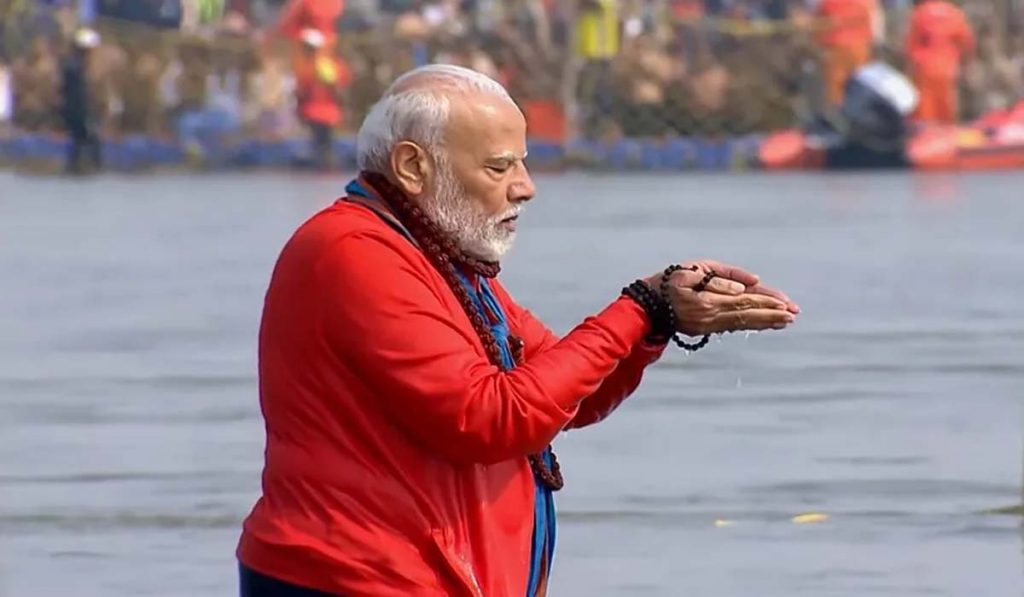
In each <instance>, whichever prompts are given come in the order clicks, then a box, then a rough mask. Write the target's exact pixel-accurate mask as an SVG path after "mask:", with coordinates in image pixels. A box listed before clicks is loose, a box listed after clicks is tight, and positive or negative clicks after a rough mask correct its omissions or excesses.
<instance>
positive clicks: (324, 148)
mask: <svg viewBox="0 0 1024 597" xmlns="http://www.w3.org/2000/svg"><path fill="white" fill-rule="evenodd" d="M301 37H302V47H303V48H304V55H303V59H302V60H301V61H300V63H299V66H298V70H297V71H296V73H295V84H296V95H297V99H298V111H299V119H300V120H301V121H302V122H303V123H305V124H306V126H307V127H309V130H310V134H311V136H312V141H313V165H314V166H315V167H317V168H319V169H328V168H330V167H331V162H332V159H331V154H332V151H331V147H332V145H333V143H334V130H335V129H336V128H337V127H338V125H340V124H341V121H342V116H343V114H342V109H341V103H340V97H339V94H340V92H341V90H342V89H343V88H344V87H345V85H346V84H347V83H348V79H349V72H348V69H347V68H346V67H345V65H344V63H343V62H341V61H340V60H338V59H337V58H336V57H335V56H333V55H332V54H331V53H330V52H329V51H328V50H326V49H325V44H326V41H325V39H324V36H323V35H321V34H320V32H319V31H317V30H315V29H306V30H305V31H303V32H302V36H301Z"/></svg>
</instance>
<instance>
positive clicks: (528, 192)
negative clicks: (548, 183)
mask: <svg viewBox="0 0 1024 597" xmlns="http://www.w3.org/2000/svg"><path fill="white" fill-rule="evenodd" d="M536 194H537V187H535V186H534V185H533V178H532V177H531V176H530V172H529V171H528V170H527V169H526V164H524V163H522V162H520V163H519V164H518V165H517V166H516V179H515V180H513V181H512V184H510V185H509V187H508V200H509V202H510V203H520V202H524V201H529V200H530V199H533V196H534V195H536Z"/></svg>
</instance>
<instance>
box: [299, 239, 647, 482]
mask: <svg viewBox="0 0 1024 597" xmlns="http://www.w3.org/2000/svg"><path fill="white" fill-rule="evenodd" d="M400 243H406V241H405V240H404V239H401V238H398V237H395V238H390V237H389V236H385V235H384V234H383V233H379V232H358V233H353V234H350V235H348V236H346V237H344V238H342V239H340V240H337V241H334V243H333V245H331V246H330V247H329V248H328V249H327V250H325V251H324V253H323V255H322V257H321V258H320V260H319V261H318V263H317V268H316V274H315V279H316V288H317V290H320V291H322V292H323V293H324V297H325V300H324V301H323V305H324V307H323V308H324V312H323V313H322V315H321V317H322V320H323V321H324V334H325V341H326V342H327V344H328V346H329V347H330V349H331V351H332V352H333V353H334V354H336V355H337V358H338V359H339V360H340V361H342V362H343V363H345V365H346V366H347V367H350V368H352V369H353V370H355V371H358V372H359V377H360V379H361V381H362V382H363V383H365V384H366V386H367V388H368V390H369V391H370V393H371V394H372V395H373V396H374V399H375V400H378V401H379V403H380V407H381V409H383V410H384V412H386V413H387V414H388V416H390V417H391V418H392V419H393V420H394V421H395V422H396V424H397V425H398V426H400V427H401V428H403V429H404V430H405V431H406V432H407V433H408V434H409V435H410V436H412V437H413V438H414V439H416V440H417V441H418V442H419V443H421V444H422V445H424V446H426V447H427V448H428V449H432V450H434V451H435V452H437V453H438V454H440V455H442V456H443V457H446V458H448V459H450V460H453V461H457V462H476V463H485V464H487V463H494V462H500V461H502V460H508V459H510V458H516V457H522V456H525V455H528V454H534V453H538V452H540V451H541V450H543V449H544V448H545V447H546V446H547V445H548V444H549V443H550V442H551V441H552V439H554V437H555V436H556V435H557V434H558V432H559V431H561V430H562V429H563V428H564V427H565V426H566V425H567V424H568V423H569V422H570V421H571V420H572V418H573V417H574V416H575V415H576V413H577V410H578V408H579V404H580V402H581V401H582V400H583V399H584V398H585V397H587V396H589V395H591V394H593V393H594V391H595V390H597V388H598V386H600V385H601V382H602V381H603V380H604V379H605V378H606V377H608V375H609V374H610V373H611V372H612V371H614V370H615V368H616V367H617V366H618V364H619V362H620V361H621V360H622V359H624V358H625V357H626V356H627V355H629V353H630V352H631V351H632V349H633V346H634V345H635V344H636V343H637V342H639V341H640V338H641V337H642V336H643V334H644V331H645V326H646V323H645V321H644V318H643V317H642V316H641V314H640V313H639V312H638V311H637V310H636V309H634V308H633V307H632V306H631V305H630V303H629V302H627V301H623V300H619V301H616V302H614V303H612V304H611V305H609V306H608V307H607V308H606V309H604V310H603V311H602V312H601V313H600V314H598V315H595V316H592V317H589V318H587V319H586V320H585V321H584V322H583V323H581V324H580V325H579V326H577V327H576V328H575V329H574V330H572V331H571V332H570V333H569V334H568V335H566V337H565V338H563V339H561V340H559V341H558V342H557V343H555V344H554V345H552V346H551V347H550V348H548V349H547V350H545V351H544V352H543V353H539V354H537V355H535V356H533V358H531V359H530V361H529V362H527V363H526V364H525V365H524V366H522V367H517V368H516V369H514V370H513V371H510V372H503V371H501V370H500V369H498V368H497V367H495V366H494V365H492V364H491V363H490V362H489V361H488V359H487V357H486V355H485V353H484V351H483V349H482V348H481V346H480V343H479V340H478V339H477V338H476V334H475V332H474V331H473V329H472V327H471V326H470V324H469V320H468V319H466V318H464V316H462V314H459V315H458V316H457V317H453V316H452V311H451V308H450V307H449V305H446V304H445V300H448V301H452V300H453V299H449V298H447V297H444V296H442V295H441V294H440V290H439V289H441V290H444V292H447V289H443V288H441V287H440V286H439V285H438V284H437V283H436V273H434V272H433V271H432V270H431V269H430V268H429V265H428V264H427V263H426V261H425V260H424V258H423V257H422V255H420V254H419V253H417V252H414V251H411V250H410V249H409V248H408V246H403V245H401V244H400ZM449 304H450V303H449Z"/></svg>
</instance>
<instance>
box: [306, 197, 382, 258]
mask: <svg viewBox="0 0 1024 597" xmlns="http://www.w3.org/2000/svg"><path fill="white" fill-rule="evenodd" d="M392 237H393V238H394V239H393V240H402V239H401V237H400V236H398V234H397V233H396V232H395V231H394V230H392V229H391V228H390V226H388V225H387V224H385V223H384V222H383V221H382V220H381V218H380V217H379V216H377V215H376V214H374V213H373V212H372V211H370V210H369V209H367V208H365V207H362V206H360V205H358V204H355V203H352V202H349V201H345V200H342V199H339V200H338V201H335V202H334V203H333V204H331V205H329V206H327V207H325V208H324V209H322V210H321V211H318V212H316V213H315V214H313V215H312V216H310V217H309V219H307V220H306V221H305V222H303V223H302V224H301V225H299V227H298V229H296V231H295V234H294V237H293V239H292V242H293V243H295V242H298V243H300V244H302V245H307V244H312V245H315V246H318V247H322V248H323V247H325V246H331V245H336V244H338V243H339V242H341V241H351V243H352V244H354V243H357V242H359V241H360V240H364V241H368V242H373V241H374V240H378V239H379V240H382V241H384V242H390V241H391V240H392ZM346 244H348V243H346Z"/></svg>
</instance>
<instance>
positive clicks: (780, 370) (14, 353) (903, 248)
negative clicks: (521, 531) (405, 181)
mask: <svg viewBox="0 0 1024 597" xmlns="http://www.w3.org/2000/svg"><path fill="white" fill-rule="evenodd" d="M343 183H344V180H341V179H332V178H303V177H284V176H282V177H272V176H259V177H232V176H205V177H196V176H167V177H160V178H137V179H133V178H114V177H111V178H101V179H94V180H87V181H64V180H47V179H23V178H15V177H11V176H7V175H0V276H2V279H3V280H5V281H6V282H7V283H6V284H4V292H3V293H0V496H2V499H0V595H3V596H5V597H6V596H8V595H10V596H18V597H20V596H22V595H58V594H69V593H73V594H75V595H83V596H89V597H91V596H97V597H99V596H103V597H107V596H115V595H126V596H127V595H165V596H172V595H175V596H177V595H225V594H231V593H232V592H233V591H234V582H235V581H234V568H233V560H232V558H233V549H234V545H235V541H236V539H237V535H238V523H239V521H240V519H241V518H242V517H243V516H244V515H245V514H246V512H247V510H248V508H249V506H250V505H251V503H252V501H253V499H254V498H255V496H256V493H257V491H258V487H259V471H260V464H261V462H260V457H261V454H262V421H261V419H260V417H259V411H258V407H257V404H256V386H255V377H254V370H255V367H254V357H255V337H256V336H255V335H256V325H257V321H258V317H259V311H260V306H261V301H262V297H263V291H264V290H265V287H266V283H267V280H268V276H269V273H270V268H271V266H272V265H273V260H274V258H275V257H276V254H277V251H278V250H279V249H280V246H281V244H282V243H283V242H284V240H285V239H286V238H287V237H288V235H289V234H290V233H291V231H292V230H293V228H294V226H295V225H296V224H297V223H298V222H299V221H301V220H302V219H303V218H305V217H306V216H307V215H309V214H310V213H311V212H312V211H313V210H315V209H316V208H317V207H319V206H320V205H324V204H326V203H327V202H328V201H330V200H331V198H333V197H334V196H335V195H336V194H337V193H338V192H339V190H340V189H341V187H342V185H343ZM538 184H539V187H540V190H541V197H540V198H539V199H538V200H536V201H535V202H534V203H533V204H531V205H530V206H529V208H528V209H527V210H526V214H525V216H524V221H523V224H524V225H523V227H522V232H521V238H520V243H519V246H518V247H517V249H516V251H515V252H514V255H513V256H512V258H511V259H510V260H509V262H508V263H507V264H506V266H505V273H504V274H503V277H504V279H505V280H506V283H507V284H508V285H509V286H510V287H511V289H512V291H513V292H514V293H515V294H516V295H517V297H518V298H519V299H520V301H521V302H523V303H525V304H527V305H528V306H529V307H530V308H532V309H533V310H534V311H535V312H536V313H537V314H539V315H540V316H541V317H542V318H543V319H545V320H546V321H547V322H548V323H549V324H550V325H551V326H552V327H553V328H554V329H556V330H557V331H560V332H564V331H566V330H567V329H569V328H570V327H571V326H572V325H573V324H574V323H575V322H577V321H578V320H579V319H580V318H582V317H583V316H585V315H586V314H587V313H589V312H593V311H595V310H597V309H599V308H601V306H603V304H605V303H607V302H608V301H610V300H612V298H613V297H614V296H615V295H616V294H617V293H618V291H619V289H620V288H621V287H622V286H623V285H624V284H625V283H628V282H629V281H631V280H632V279H634V278H636V277H639V276H643V275H648V274H650V273H653V272H654V271H656V270H658V269H660V268H662V267H663V266H664V265H665V264H666V263H668V262H670V261H678V260H682V259H686V258H690V257H705V256H714V257H718V258H721V259H723V260H727V261H733V262H737V263H741V264H744V265H748V266H749V267H751V268H752V269H754V270H755V271H758V272H759V273H761V274H763V276H764V277H765V278H766V279H767V281H768V282H770V283H773V284H776V285H779V286H781V287H783V288H785V289H786V290H788V291H790V292H791V294H793V295H794V297H795V298H797V299H798V300H799V301H800V303H801V305H802V306H803V307H804V315H803V316H802V318H801V321H800V322H799V324H798V325H797V326H796V327H794V328H793V329H792V330H790V331H788V332H786V333H784V334H772V333H766V334H756V335H751V336H749V337H746V336H744V335H734V336H728V337H725V338H723V339H722V341H721V342H714V343H712V344H711V345H710V346H709V348H708V349H706V350H704V351H701V352H700V353H698V354H696V355H691V356H686V355H682V354H679V353H670V354H668V355H667V356H666V357H665V358H664V359H663V360H662V361H661V362H659V363H658V364H657V365H656V366H655V367H654V368H653V369H652V370H651V371H650V372H649V374H648V376H647V379H646V380H645V383H644V385H643V387H642V389H641V391H640V392H639V393H638V394H637V395H636V396H635V397H634V398H632V399H631V400H630V401H629V402H628V403H627V405H625V406H624V407H623V408H622V409H621V410H620V411H619V412H618V413H617V414H616V415H615V416H614V417H612V418H611V419H610V420H608V421H607V422H606V423H604V424H602V425H601V426H600V427H597V428H593V429H590V430H585V431H580V432H572V433H569V434H567V435H566V436H565V437H563V438H561V439H560V440H559V454H560V457H561V459H562V460H563V461H564V468H565V474H566V479H567V487H566V489H565V491H563V492H562V493H561V494H560V496H559V509H560V512H561V520H562V522H563V527H562V531H561V533H560V535H559V538H560V539H559V540H560V545H559V553H558V556H557V562H556V567H557V570H556V573H555V578H554V581H553V582H554V586H553V587H552V593H553V594H555V595H665V596H676V595H717V596H736V597H739V596H744V597H745V596H749V595H759V596H773V595H778V596H790V595H810V596H821V595H844V596H845V595H849V596H860V595H866V594H877V595H893V596H903V595H950V596H963V595H972V596H973V595H998V596H1003V595H1014V594H1018V595H1019V594H1021V592H1022V589H1024V581H1022V578H1024V573H1022V563H1024V561H1022V556H1021V554H1022V548H1021V545H1022V540H1021V534H1020V523H1021V519H1020V516H1019V515H1020V512H1019V509H1018V510H1017V511H1014V510H1009V509H1007V510H1005V513H1004V514H1003V515H996V514H995V513H992V509H993V508H1001V507H1003V506H1006V505H1008V504H1014V503H1016V502H1018V501H1019V500H1020V499H1021V478H1020V475H1021V458H1022V455H1021V435H1022V424H1024V417H1022V412H1021V404H1022V401H1021V399H1020V396H1021V388H1022V387H1024V358H1022V357H1024V316H1022V314H1021V311H1020V307H1019V305H1020V296H1021V294H1022V293H1024V269H1021V268H1020V267H1019V265H1020V263H1021V260H1022V259H1024V235H1022V234H1021V231H1022V230H1024V202H1022V201H1021V196H1020V189H1021V188H1022V187H1024V176H1022V175H1019V174H1013V175H1007V174H1002V175H991V176H990V175H978V176H952V177H950V176H945V177H937V176H909V175H903V174H885V175H854V176H843V177H826V176H757V175H751V176H744V177H717V176H692V177H667V176H666V177H648V176H635V177H620V176H575V175H571V176H563V177H549V178H541V179H540V180H539V181H538ZM808 513H822V514H825V515H827V517H813V516H812V517H807V518H799V519H796V520H798V521H806V522H809V524H796V523H794V517H796V516H798V515H801V514H808ZM716 521H717V522H716Z"/></svg>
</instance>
